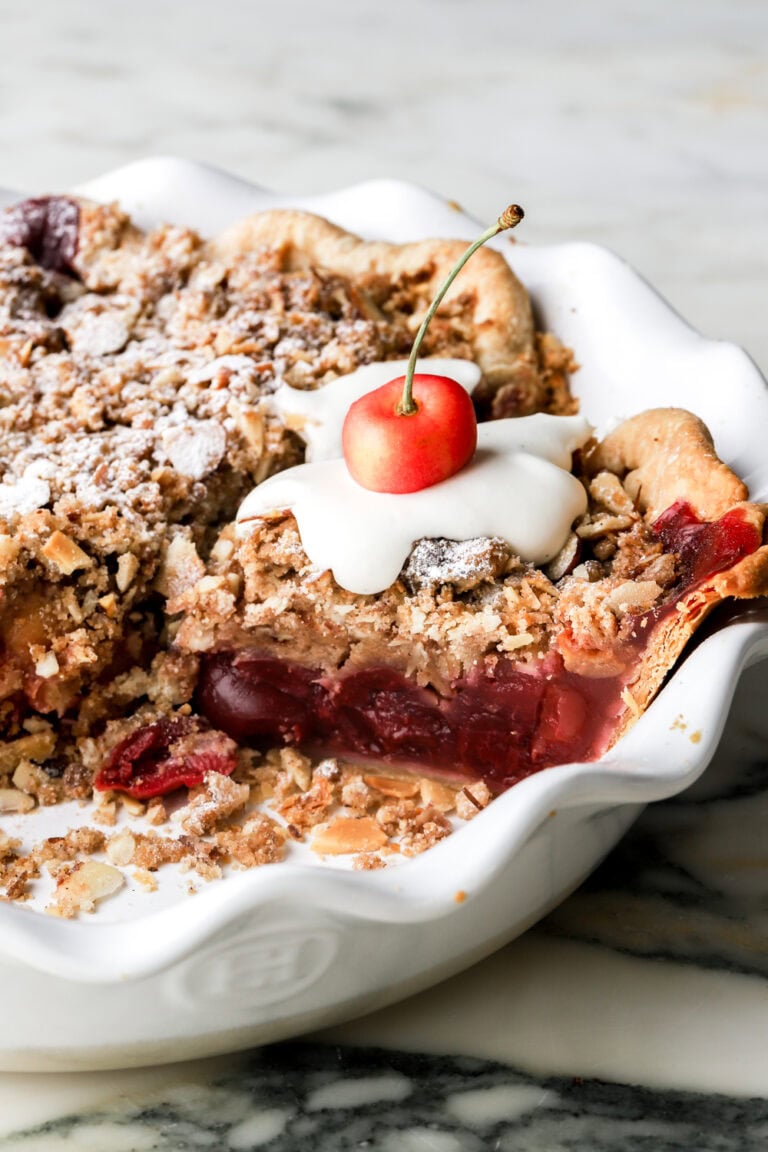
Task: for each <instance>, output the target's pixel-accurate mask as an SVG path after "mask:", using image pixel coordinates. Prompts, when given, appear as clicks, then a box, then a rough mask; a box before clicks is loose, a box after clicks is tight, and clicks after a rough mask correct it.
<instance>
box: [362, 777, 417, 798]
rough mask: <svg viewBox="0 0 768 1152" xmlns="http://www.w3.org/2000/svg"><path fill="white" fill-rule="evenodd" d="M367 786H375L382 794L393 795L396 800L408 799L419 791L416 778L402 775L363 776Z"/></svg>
mask: <svg viewBox="0 0 768 1152" xmlns="http://www.w3.org/2000/svg"><path fill="white" fill-rule="evenodd" d="M363 780H365V782H366V784H367V785H368V787H369V788H375V789H376V791H377V792H381V793H382V795H383V796H394V797H395V798H396V799H397V800H410V799H412V798H413V797H414V796H416V795H417V793H418V791H419V787H420V784H419V781H418V780H407V779H405V778H404V777H402V776H364V777H363Z"/></svg>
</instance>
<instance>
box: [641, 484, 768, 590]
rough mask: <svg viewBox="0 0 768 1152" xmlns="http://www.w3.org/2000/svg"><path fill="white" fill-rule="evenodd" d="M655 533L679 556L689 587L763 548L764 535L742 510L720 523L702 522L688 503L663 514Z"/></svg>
mask: <svg viewBox="0 0 768 1152" xmlns="http://www.w3.org/2000/svg"><path fill="white" fill-rule="evenodd" d="M653 531H654V532H655V533H656V534H657V536H659V537H660V538H661V541H662V543H663V545H664V548H665V549H666V551H667V552H677V554H678V556H679V559H680V568H681V570H682V573H683V583H686V584H698V583H700V582H701V581H702V580H706V579H707V577H708V576H714V575H715V574H716V573H717V572H722V571H724V569H726V568H730V567H731V565H732V564H735V563H736V562H737V561H738V560H741V559H743V558H744V557H745V556H749V555H750V553H752V552H754V551H755V550H756V549H757V548H759V546H760V533H759V532H758V530H757V528H755V526H754V524H750V523H749V521H748V520H745V519H744V516H743V515H742V513H741V511H740V509H738V508H732V509H731V511H730V512H726V513H725V515H724V516H721V517H720V519H719V520H712V521H708V520H700V519H699V518H698V516H697V515H696V513H695V512H694V510H693V508H692V507H691V505H690V504H688V503H687V501H685V500H678V501H677V502H676V503H675V504H673V505H672V506H671V507H670V508H667V510H666V512H662V514H661V516H659V517H658V519H657V520H656V521H655V523H654V525H653Z"/></svg>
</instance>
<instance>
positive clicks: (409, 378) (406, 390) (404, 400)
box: [395, 204, 525, 416]
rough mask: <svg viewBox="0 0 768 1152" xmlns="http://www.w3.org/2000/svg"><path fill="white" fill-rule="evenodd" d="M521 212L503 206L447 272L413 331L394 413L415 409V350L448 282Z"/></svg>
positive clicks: (511, 225)
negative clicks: (494, 218)
mask: <svg viewBox="0 0 768 1152" xmlns="http://www.w3.org/2000/svg"><path fill="white" fill-rule="evenodd" d="M524 215H525V213H524V212H523V210H522V208H521V207H520V205H519V204H510V205H509V207H508V208H505V209H504V211H503V212H502V214H501V216H499V218H498V220H497V221H496V223H495V224H492V225H491V227H490V228H486V230H485V232H483V234H482V236H478V238H477V240H475V242H474V243H473V244H470V246H469V248H467V250H466V252H464V253H463V255H461V256H460V257H459V259H458V260H457V261H456V263H455V264H454V266H453V268H452V269H451V271H450V272H449V273H448V275H447V277H446V279H445V280H444V282H443V285H442V287H441V288H440V291H439V292H438V293H437V295H436V296H435V298H434V300H433V301H432V303H431V304H430V306H429V310H428V312H427V314H426V316H425V317H424V319H423V320H422V322H421V327H420V328H419V330H418V332H417V333H416V339H415V340H414V342H413V347H412V348H411V355H410V356H409V358H408V367H407V369H406V372H405V384H404V385H403V395H402V396H401V398H400V401H399V403H398V405H397V408H396V409H395V411H396V412H397V414H398V416H412V415H413V414H414V412H418V406H417V404H416V401H415V400H414V399H413V375H414V373H415V371H416V360H417V359H418V355H419V349H420V348H421V343H422V341H423V339H424V336H425V334H426V331H427V328H428V327H429V325H430V321H431V320H432V317H433V316H434V314H435V312H437V310H438V308H439V307H440V305H441V304H442V302H443V299H444V297H445V294H446V292H447V291H448V289H449V288H450V286H451V284H453V282H454V280H455V279H456V277H457V276H458V274H459V272H461V270H462V268H463V267H464V265H465V264H466V262H467V260H469V258H470V257H471V256H474V254H475V252H477V250H478V248H482V246H483V244H485V243H487V242H488V240H492V239H493V237H494V236H498V234H499V232H506V231H507V229H509V228H514V227H515V225H517V224H519V223H520V221H521V220H522V218H523V216H524Z"/></svg>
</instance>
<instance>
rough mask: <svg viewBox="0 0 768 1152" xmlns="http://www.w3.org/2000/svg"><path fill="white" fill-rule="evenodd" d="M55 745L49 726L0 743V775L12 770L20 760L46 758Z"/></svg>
mask: <svg viewBox="0 0 768 1152" xmlns="http://www.w3.org/2000/svg"><path fill="white" fill-rule="evenodd" d="M55 746H56V737H55V736H54V734H53V731H52V729H50V728H48V729H46V730H45V731H40V732H31V733H30V734H29V736H20V737H19V738H18V740H10V741H9V742H8V743H7V744H0V776H2V775H4V774H6V773H11V772H13V771H14V770H15V769H16V768H17V767H18V765H19V764H20V762H21V761H22V760H35V761H38V762H40V761H42V760H47V759H48V757H49V756H51V755H52V753H53V750H54V748H55Z"/></svg>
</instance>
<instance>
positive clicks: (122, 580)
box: [115, 552, 139, 592]
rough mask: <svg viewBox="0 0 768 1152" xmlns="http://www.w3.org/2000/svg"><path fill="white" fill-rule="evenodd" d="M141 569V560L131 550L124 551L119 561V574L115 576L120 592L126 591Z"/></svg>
mask: <svg viewBox="0 0 768 1152" xmlns="http://www.w3.org/2000/svg"><path fill="white" fill-rule="evenodd" d="M138 570H139V562H138V560H137V559H136V557H135V556H134V555H133V554H132V553H131V552H124V553H123V555H122V556H121V557H120V558H119V560H118V561H117V575H116V576H115V583H116V584H117V588H118V591H119V592H126V591H127V590H128V589H129V588H130V586H131V584H132V583H133V578H134V576H135V575H136V573H137V572H138Z"/></svg>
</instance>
